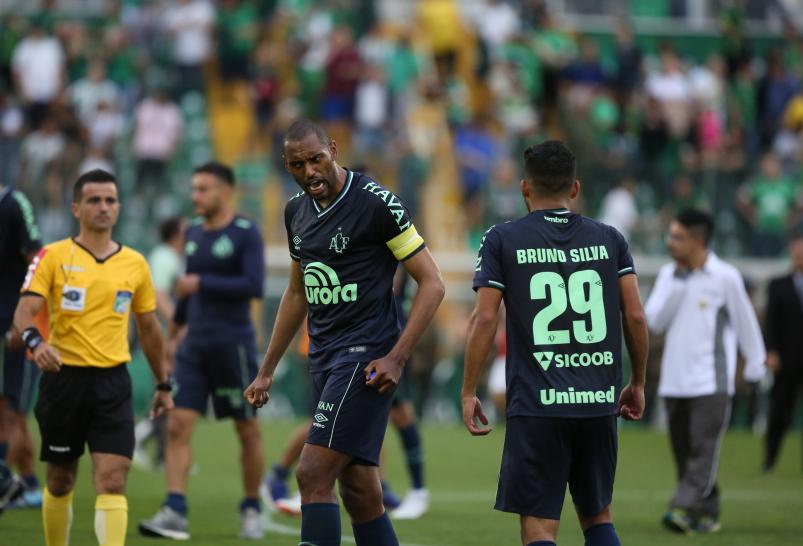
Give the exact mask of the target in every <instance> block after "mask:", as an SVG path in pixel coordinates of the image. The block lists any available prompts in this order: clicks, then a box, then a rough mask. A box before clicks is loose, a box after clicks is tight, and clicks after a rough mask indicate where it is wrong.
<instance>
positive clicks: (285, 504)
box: [276, 495, 301, 517]
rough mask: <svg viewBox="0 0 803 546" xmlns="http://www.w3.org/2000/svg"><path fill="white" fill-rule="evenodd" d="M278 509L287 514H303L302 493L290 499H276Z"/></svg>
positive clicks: (296, 515)
mask: <svg viewBox="0 0 803 546" xmlns="http://www.w3.org/2000/svg"><path fill="white" fill-rule="evenodd" d="M276 509H277V510H278V511H279V512H281V513H282V514H285V515H287V516H294V517H298V516H300V515H301V495H296V496H295V497H290V498H289V499H279V500H277V501H276Z"/></svg>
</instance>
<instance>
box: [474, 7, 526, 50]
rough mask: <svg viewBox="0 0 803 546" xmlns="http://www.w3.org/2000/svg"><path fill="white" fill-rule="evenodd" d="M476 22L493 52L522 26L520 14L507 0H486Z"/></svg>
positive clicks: (481, 35)
mask: <svg viewBox="0 0 803 546" xmlns="http://www.w3.org/2000/svg"><path fill="white" fill-rule="evenodd" d="M476 24H477V32H478V34H479V35H480V38H482V40H483V41H484V42H485V43H486V44H487V46H488V48H489V49H490V50H491V54H493V53H494V52H496V51H497V50H498V49H499V48H501V47H502V46H504V45H505V44H506V43H507V42H509V41H510V39H511V38H512V37H513V36H515V35H516V34H518V32H519V28H520V26H521V23H520V18H519V15H518V14H517V13H516V10H514V9H513V6H511V5H510V3H509V2H508V1H507V0H486V1H485V3H484V5H483V6H482V7H481V9H480V10H479V11H478V15H477V23H476Z"/></svg>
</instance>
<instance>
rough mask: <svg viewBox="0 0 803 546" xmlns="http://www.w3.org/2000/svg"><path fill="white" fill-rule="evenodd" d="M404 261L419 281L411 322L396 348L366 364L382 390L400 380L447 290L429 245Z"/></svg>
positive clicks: (374, 384)
mask: <svg viewBox="0 0 803 546" xmlns="http://www.w3.org/2000/svg"><path fill="white" fill-rule="evenodd" d="M422 244H423V243H422ZM402 265H403V266H404V269H405V270H406V271H407V273H409V274H410V276H411V277H412V278H413V279H415V282H416V283H418V289H417V290H416V293H415V297H414V298H413V306H412V309H411V310H410V315H409V316H408V317H407V324H406V325H405V327H404V330H402V333H401V336H399V340H398V341H397V342H396V345H394V346H393V349H391V351H390V352H389V353H388V354H387V355H385V356H384V357H382V358H380V359H377V360H374V361H373V362H371V363H370V364H368V366H366V368H365V379H366V381H367V383H366V384H367V385H368V386H369V387H374V388H377V389H379V392H380V393H381V394H385V393H387V392H390V391H391V390H393V389H394V388H395V387H396V385H397V384H398V383H399V378H400V377H401V373H402V370H403V368H404V364H405V363H406V362H407V360H408V359H409V358H410V353H411V352H412V350H413V347H415V344H416V343H418V340H419V339H420V338H421V334H423V333H424V330H425V329H426V327H427V325H428V324H429V322H430V321H431V320H432V317H433V316H434V315H435V311H436V310H437V309H438V306H439V305H440V304H441V301H442V300H443V296H444V294H445V293H446V287H445V285H444V284H443V278H442V277H441V272H440V269H438V266H437V264H436V263H435V260H434V259H433V258H432V254H431V253H430V252H429V249H428V248H426V247H424V248H422V249H420V250H419V251H418V252H416V253H414V254H413V255H412V257H410V258H407V259H406V260H404V261H403V262H402Z"/></svg>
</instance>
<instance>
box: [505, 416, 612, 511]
mask: <svg viewBox="0 0 803 546" xmlns="http://www.w3.org/2000/svg"><path fill="white" fill-rule="evenodd" d="M616 452H617V434H616V416H615V415H608V416H603V417H588V418H565V417H510V418H508V420H507V429H506V431H505V448H504V451H503V452H502V469H501V471H500V472H499V487H498V489H497V491H496V506H495V508H496V509H497V510H501V511H503V512H513V513H515V514H520V515H522V516H535V517H537V518H545V519H560V513H561V510H562V509H563V499H564V497H565V495H566V484H568V485H569V491H570V492H571V494H572V500H573V501H574V505H575V507H576V508H577V511H578V512H579V513H580V514H582V515H583V516H595V515H597V514H599V513H600V512H601V511H602V509H603V508H605V507H606V506H608V505H609V504H610V503H611V500H612V498H613V480H614V477H615V475H616Z"/></svg>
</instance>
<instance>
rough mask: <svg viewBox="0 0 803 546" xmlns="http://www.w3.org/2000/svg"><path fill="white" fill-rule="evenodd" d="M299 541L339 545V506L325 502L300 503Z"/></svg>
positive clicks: (309, 543)
mask: <svg viewBox="0 0 803 546" xmlns="http://www.w3.org/2000/svg"><path fill="white" fill-rule="evenodd" d="M301 543H302V544H308V545H310V546H340V507H339V506H338V505H337V504H332V503H327V502H317V503H312V504H302V505H301ZM357 544H359V541H357Z"/></svg>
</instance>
